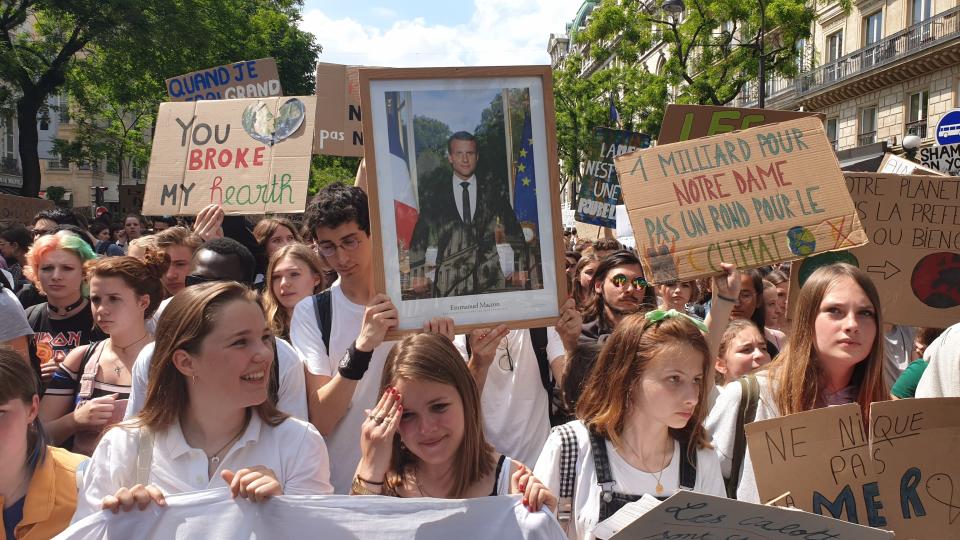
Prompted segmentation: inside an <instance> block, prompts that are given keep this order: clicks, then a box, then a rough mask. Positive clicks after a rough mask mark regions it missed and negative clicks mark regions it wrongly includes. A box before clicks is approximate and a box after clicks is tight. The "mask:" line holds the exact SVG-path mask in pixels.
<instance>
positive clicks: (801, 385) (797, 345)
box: [768, 263, 889, 422]
mask: <svg viewBox="0 0 960 540" xmlns="http://www.w3.org/2000/svg"><path fill="white" fill-rule="evenodd" d="M843 278H850V279H852V280H853V281H854V282H855V283H856V284H857V285H858V286H859V287H860V288H861V289H863V292H864V293H865V294H866V295H867V298H869V299H870V302H871V303H872V304H873V309H874V314H875V315H874V316H875V318H876V325H877V332H876V335H875V336H874V338H873V344H872V345H871V347H870V352H869V353H868V354H867V356H866V358H864V359H863V360H862V361H861V362H859V363H858V364H857V366H856V367H855V368H854V371H853V379H851V383H852V384H854V385H856V386H857V387H858V388H857V403H859V404H860V409H861V413H862V419H863V421H864V422H867V421H868V419H869V418H870V404H871V403H872V402H874V401H883V400H886V399H888V398H889V393H888V392H887V388H886V385H885V384H884V382H883V362H884V357H883V324H882V321H883V318H882V316H881V313H880V296H879V295H878V294H877V288H876V287H875V286H874V284H873V281H871V280H870V277H869V276H868V275H867V274H866V273H864V271H863V270H860V269H859V268H857V267H855V266H851V265H849V264H846V263H837V264H831V265H829V266H823V267H820V268H818V269H817V270H816V271H815V272H814V273H813V274H811V275H810V277H809V278H808V279H807V281H806V283H804V285H803V287H802V288H801V289H800V296H799V298H798V299H797V306H796V308H795V309H796V311H795V315H796V316H795V319H794V325H793V328H794V330H793V334H792V335H791V336H790V341H789V342H788V343H787V345H786V346H785V347H784V348H783V350H782V351H780V355H779V356H777V358H776V360H774V361H773V362H771V363H770V364H768V366H769V368H768V369H769V371H770V378H771V380H772V381H775V383H776V384H774V385H773V388H774V401H775V403H776V404H777V408H778V409H779V411H780V414H781V415H784V416H786V415H788V414H795V413H798V412H803V411H809V410H811V409H813V408H815V407H816V406H817V399H818V398H819V397H820V391H821V390H822V389H823V388H822V387H823V382H822V381H821V376H822V375H823V369H822V368H821V367H820V362H819V361H818V360H817V357H816V350H815V349H814V344H815V343H816V334H815V330H814V328H815V326H814V324H815V322H816V319H817V315H818V314H819V313H820V304H821V303H822V302H823V297H824V296H826V294H827V290H828V289H830V287H832V286H833V285H834V284H836V283H837V282H838V281H840V280H841V279H843Z"/></svg>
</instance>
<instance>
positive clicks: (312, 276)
mask: <svg viewBox="0 0 960 540" xmlns="http://www.w3.org/2000/svg"><path fill="white" fill-rule="evenodd" d="M266 281H267V284H266V287H264V289H263V296H262V297H261V301H262V302H263V308H264V309H265V310H266V312H267V325H268V326H270V330H271V331H272V332H273V333H274V334H275V335H277V336H279V337H281V338H283V339H287V340H289V339H290V319H291V318H292V317H293V308H294V307H296V305H297V303H298V302H299V301H301V300H303V299H304V298H307V297H308V296H311V295H313V294H316V293H318V292H320V291H321V290H322V289H323V286H324V277H323V268H322V263H321V262H320V257H319V256H317V254H316V253H314V252H313V250H312V249H310V248H309V247H307V246H306V245H304V244H299V243H293V244H288V245H286V246H283V247H282V248H280V249H278V250H277V251H275V252H274V253H273V255H271V256H270V264H268V265H267V273H266Z"/></svg>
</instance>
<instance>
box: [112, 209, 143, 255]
mask: <svg viewBox="0 0 960 540" xmlns="http://www.w3.org/2000/svg"><path fill="white" fill-rule="evenodd" d="M146 228H147V220H146V219H145V218H144V217H143V216H141V215H140V214H127V215H126V217H124V218H123V232H124V241H125V242H126V243H125V244H122V245H120V244H118V245H120V248H121V249H123V250H124V251H126V250H127V247H128V246H129V245H130V242H132V241H134V240H136V239H137V238H140V236H141V235H143V233H144V232H145V230H146Z"/></svg>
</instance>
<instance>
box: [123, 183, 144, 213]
mask: <svg viewBox="0 0 960 540" xmlns="http://www.w3.org/2000/svg"><path fill="white" fill-rule="evenodd" d="M117 191H119V193H120V197H119V198H120V215H122V216H125V215H127V214H130V213H134V212H136V213H138V214H139V213H141V210H142V209H143V194H144V193H145V191H146V185H145V184H135V185H129V186H128V185H123V186H117Z"/></svg>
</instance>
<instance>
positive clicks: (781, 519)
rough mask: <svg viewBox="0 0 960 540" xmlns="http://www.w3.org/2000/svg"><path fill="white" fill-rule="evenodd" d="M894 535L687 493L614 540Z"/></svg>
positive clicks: (872, 538)
mask: <svg viewBox="0 0 960 540" xmlns="http://www.w3.org/2000/svg"><path fill="white" fill-rule="evenodd" d="M892 537H893V535H892V534H890V533H889V532H887V531H882V530H879V529H871V528H868V527H862V526H859V525H854V524H851V523H847V522H844V521H840V520H836V519H831V518H828V517H824V516H818V515H816V514H810V513H807V512H796V511H793V510H787V509H783V508H777V507H776V506H761V505H759V504H751V503H746V502H742V501H737V500H732V499H725V498H722V497H711V496H709V495H703V494H700V493H694V492H692V491H685V490H683V491H680V492H678V493H677V494H675V495H673V496H672V497H670V498H669V499H667V500H666V501H664V502H663V503H661V504H660V505H659V506H657V507H656V508H654V509H652V510H650V511H649V512H647V513H646V514H644V515H642V516H640V518H638V519H637V520H636V521H634V522H633V523H631V524H630V525H627V526H626V527H624V528H623V529H621V530H620V532H618V533H617V534H615V535H613V536H612V537H610V538H611V540H649V539H651V538H653V539H661V540H662V539H671V538H673V539H704V540H707V539H718V540H719V539H723V538H727V539H736V540H740V539H758V540H759V539H765V540H781V539H782V540H787V539H788V538H789V539H791V540H793V539H797V538H801V539H802V538H808V539H810V540H815V539H816V540H825V539H827V538H831V539H835V540H883V539H889V538H892Z"/></svg>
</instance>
